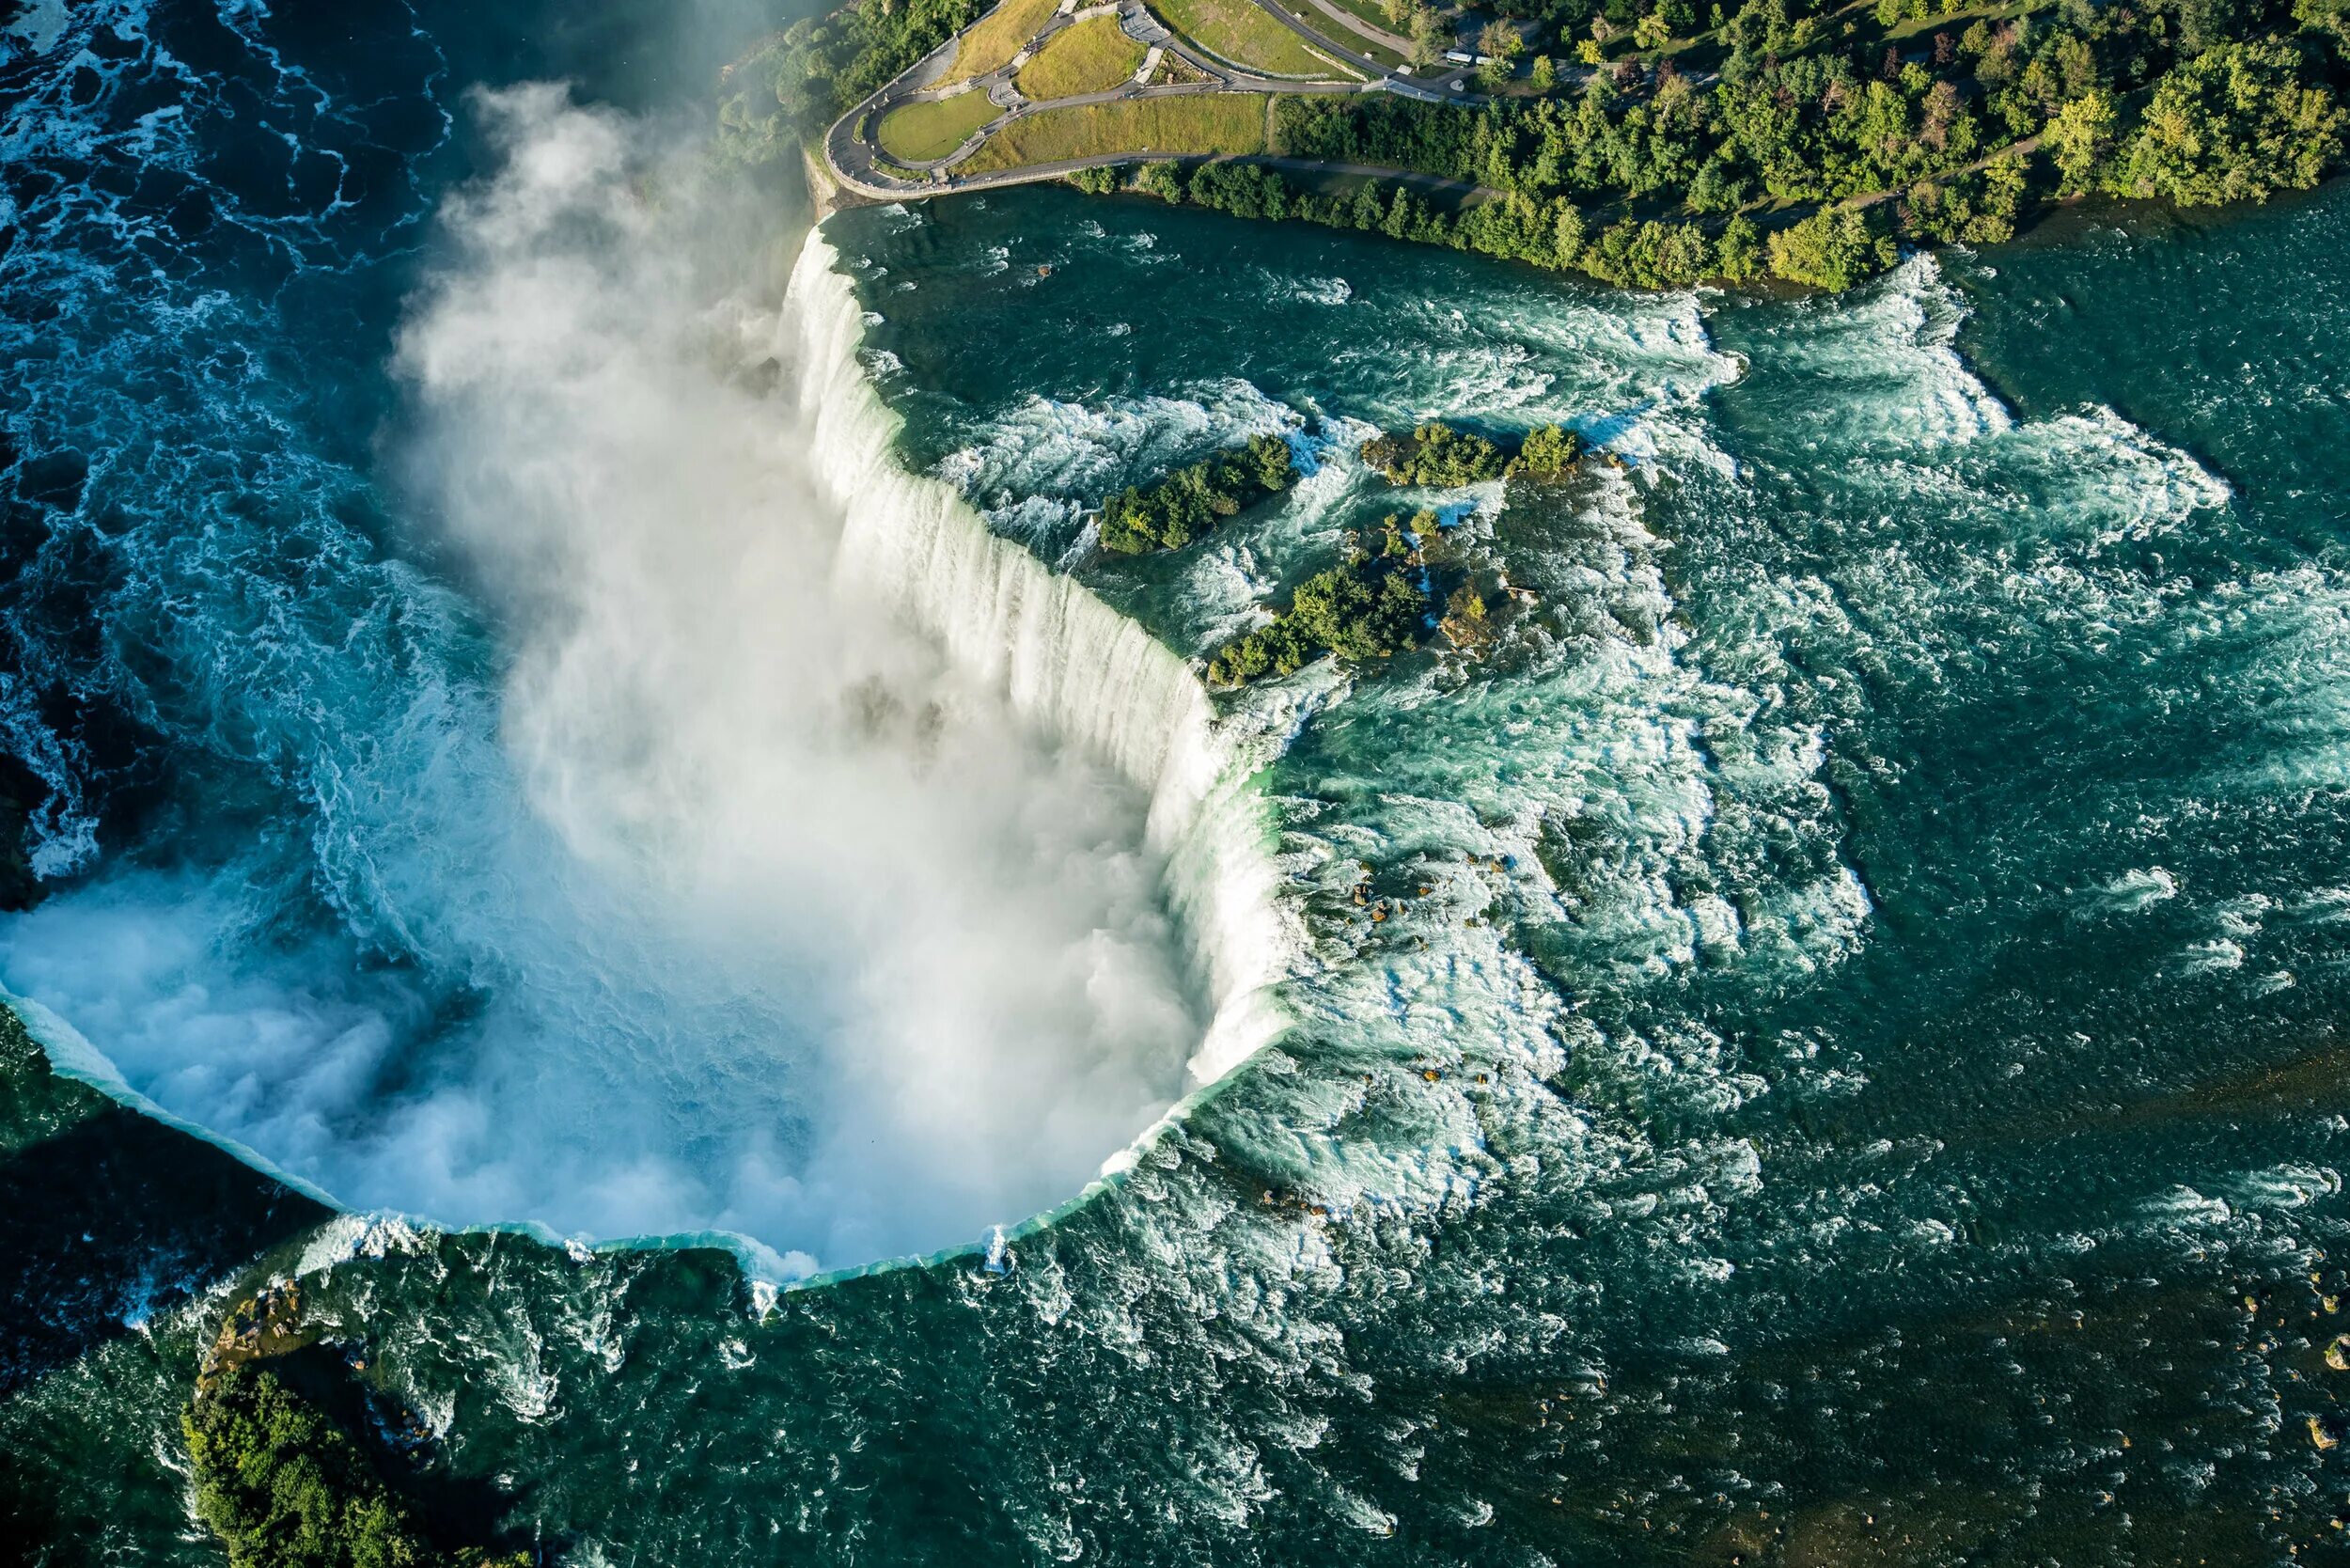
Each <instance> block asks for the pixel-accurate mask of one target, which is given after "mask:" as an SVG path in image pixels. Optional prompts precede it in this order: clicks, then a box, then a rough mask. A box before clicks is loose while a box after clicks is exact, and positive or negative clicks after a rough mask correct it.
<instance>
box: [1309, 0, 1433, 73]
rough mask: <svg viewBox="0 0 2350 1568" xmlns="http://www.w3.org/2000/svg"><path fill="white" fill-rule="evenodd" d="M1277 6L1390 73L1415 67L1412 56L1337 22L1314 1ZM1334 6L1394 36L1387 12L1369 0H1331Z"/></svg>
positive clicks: (1357, 29) (1367, 24) (1359, 30)
mask: <svg viewBox="0 0 2350 1568" xmlns="http://www.w3.org/2000/svg"><path fill="white" fill-rule="evenodd" d="M1276 3H1277V5H1279V6H1280V7H1281V8H1283V9H1284V10H1288V11H1292V12H1293V13H1295V15H1296V17H1297V19H1298V20H1299V21H1300V22H1303V23H1304V24H1306V25H1307V26H1308V27H1311V28H1312V29H1313V30H1314V31H1315V32H1317V33H1320V34H1321V35H1322V36H1323V37H1324V38H1326V39H1329V40H1330V41H1331V42H1333V43H1337V44H1342V45H1344V46H1345V47H1346V48H1348V49H1351V50H1353V51H1354V52H1355V54H1357V55H1369V56H1370V57H1371V58H1372V59H1374V60H1377V61H1378V62H1379V63H1380V64H1381V65H1383V66H1385V67H1387V69H1388V70H1389V71H1396V70H1400V69H1401V68H1402V67H1404V66H1408V65H1409V64H1411V58H1410V56H1409V55H1408V53H1406V52H1403V51H1399V50H1396V49H1393V48H1391V47H1389V46H1388V45H1387V44H1384V43H1381V42H1380V41H1379V40H1378V39H1375V38H1373V37H1371V35H1370V34H1369V33H1366V32H1364V31H1362V30H1361V29H1359V28H1355V27H1349V26H1348V25H1347V24H1345V23H1343V22H1340V21H1338V20H1336V19H1334V18H1333V17H1332V16H1331V15H1330V13H1329V12H1328V11H1325V10H1324V9H1323V8H1321V7H1319V6H1317V5H1314V4H1313V3H1312V0H1276ZM1331 4H1332V5H1333V6H1335V7H1336V8H1338V9H1339V10H1340V11H1341V12H1343V13H1345V14H1346V15H1348V16H1351V17H1355V18H1357V19H1359V20H1360V21H1361V22H1362V23H1363V24H1364V25H1366V26H1369V27H1371V28H1374V29H1376V30H1377V31H1379V32H1383V33H1390V34H1391V33H1393V32H1394V31H1395V29H1394V28H1392V27H1390V26H1388V25H1387V15H1386V12H1385V10H1384V9H1383V8H1380V7H1378V6H1375V5H1371V4H1370V3H1369V0H1331Z"/></svg>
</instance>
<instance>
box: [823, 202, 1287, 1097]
mask: <svg viewBox="0 0 2350 1568" xmlns="http://www.w3.org/2000/svg"><path fill="white" fill-rule="evenodd" d="M788 298H789V301H790V304H791V308H792V310H793V311H794V312H795V314H796V316H797V320H798V322H799V332H800V340H801V345H802V350H803V354H802V358H801V365H802V377H803V382H802V386H803V393H802V401H803V406H804V407H807V408H808V409H810V410H812V411H813V416H814V448H813V449H814V453H815V456H816V460H817V465H818V473H819V475H820V477H821V478H822V479H823V483H824V484H825V485H826V486H827V487H828V489H829V490H830V492H831V494H833V496H834V497H835V498H836V500H837V501H838V503H839V504H840V505H841V506H842V507H843V508H844V509H845V510H847V512H848V515H849V527H848V531H847V533H846V534H845V535H844V537H843V541H842V548H841V554H840V568H839V570H840V572H841V573H842V575H843V578H844V580H845V581H848V582H850V583H852V584H854V585H855V586H856V587H857V588H860V589H862V590H866V591H872V592H877V593H880V594H882V595H884V596H885V597H886V598H887V599H889V600H890V601H892V602H894V603H896V604H900V605H901V606H902V607H903V608H904V609H905V610H907V611H908V612H909V613H911V614H912V615H914V616H915V617H916V618H917V619H918V620H919V621H920V622H921V623H922V624H923V625H924V626H925V627H927V628H928V629H929V630H930V631H931V632H932V634H933V635H937V636H938V637H939V638H940V639H941V640H942V641H943V642H944V643H945V644H946V646H947V647H948V650H949V651H951V652H952V654H953V656H954V657H955V659H956V661H957V663H958V664H959V665H960V666H962V667H963V668H964V669H965V670H968V671H971V672H973V673H974V674H976V675H978V676H979V678H980V679H982V680H984V681H986V682H990V683H991V684H993V685H995V686H996V687H998V688H999V689H1001V690H1003V691H1004V692H1005V693H1006V694H1007V695H1008V697H1009V698H1010V700H1011V704H1012V706H1013V708H1014V709H1015V711H1017V712H1018V713H1021V714H1022V715H1023V716H1025V717H1026V718H1028V719H1030V720H1031V721H1033V722H1036V723H1039V724H1042V725H1043V726H1044V727H1046V729H1048V730H1049V731H1050V732H1052V733H1054V734H1057V735H1060V736H1063V737H1066V738H1068V739H1071V740H1073V741H1075V742H1077V743H1079V744H1082V745H1087V746H1089V747H1090V748H1092V749H1094V750H1096V751H1098V752H1100V753H1101V754H1103V755H1105V756H1107V757H1108V758H1110V759H1112V760H1114V761H1115V762H1116V763H1117V764H1118V766H1119V768H1120V771H1122V772H1123V773H1124V774H1125V776H1127V777H1129V778H1131V779H1133V780H1135V781H1136V783H1137V784H1139V785H1140V786H1141V787H1142V788H1144V789H1145V790H1147V791H1148V792H1149V794H1150V801H1151V806H1150V836H1151V841H1152V843H1153V844H1154V845H1156V846H1157V847H1158V848H1159V849H1160V850H1161V852H1162V853H1164V854H1165V855H1167V857H1168V860H1169V864H1170V868H1171V870H1170V876H1171V877H1172V879H1173V887H1174V893H1175V899H1176V902H1177V905H1178V907H1179V908H1180V909H1181V910H1182V912H1183V916H1184V929H1185V930H1186V932H1187V933H1190V934H1191V936H1192V939H1193V940H1194V941H1195V942H1196V943H1197V944H1199V949H1200V951H1201V956H1202V958H1203V960H1204V962H1205V964H1206V965H1207V968H1208V972H1209V975H1210V976H1211V980H1212V985H1213V994H1214V1006H1215V1021H1214V1026H1213V1027H1212V1029H1211V1032H1210V1035H1209V1038H1208V1040H1207V1042H1206V1043H1203V1044H1202V1046H1201V1047H1200V1049H1199V1052H1198V1053H1197V1054H1196V1055H1195V1056H1194V1058H1193V1060H1192V1072H1193V1074H1194V1076H1195V1077H1196V1078H1197V1079H1198V1080H1199V1081H1200V1082H1202V1083H1209V1082H1213V1081H1214V1080H1215V1079H1217V1078H1219V1077H1221V1076H1222V1075H1223V1074H1225V1073H1227V1072H1229V1071H1230V1070H1231V1068H1232V1067H1234V1066H1236V1065H1237V1064H1238V1063H1239V1062H1240V1061H1242V1060H1244V1059H1246V1058H1247V1056H1248V1055H1249V1054H1250V1053H1251V1052H1253V1051H1255V1050H1256V1049H1257V1048H1258V1047H1259V1046H1260V1045H1261V1044H1263V1043H1264V1042H1265V1041H1266V1040H1267V1039H1268V1038H1270V1036H1271V1035H1272V1034H1273V1033H1274V1032H1275V1031H1276V1030H1277V1027H1278V1017H1279V1014H1278V1011H1277V1009H1276V1008H1275V1007H1274V1006H1273V1003H1272V993H1271V988H1272V987H1273V986H1274V985H1275V984H1276V983H1277V981H1279V980H1281V979H1283V978H1284V975H1285V970H1286V967H1287V959H1286V955H1287V954H1288V953H1290V952H1291V951H1293V948H1294V941H1293V938H1291V937H1290V935H1289V934H1288V931H1287V929H1286V921H1285V919H1284V917H1283V915H1282V914H1281V912H1280V910H1279V908H1278V906H1277V903H1276V902H1275V900H1274V898H1273V896H1272V895H1273V886H1274V881H1275V876H1274V872H1273V870H1272V867H1271V864H1270V862H1269V860H1268V858H1267V856H1266V855H1265V853H1264V843H1265V839H1266V834H1267V831H1268V830H1267V828H1266V826H1265V825H1264V823H1263V822H1262V820H1261V811H1262V807H1261V802H1260V800H1259V798H1258V797H1257V795H1256V794H1255V792H1254V791H1253V789H1252V788H1251V786H1250V785H1249V784H1248V782H1247V780H1248V776H1249V775H1250V774H1251V773H1252V772H1253V771H1254V768H1255V767H1256V766H1257V765H1261V761H1262V759H1263V755H1264V753H1263V750H1262V747H1261V745H1255V746H1252V745H1247V744H1246V743H1243V742H1240V741H1238V740H1237V739H1236V738H1235V737H1234V735H1233V734H1232V733H1231V732H1230V729H1227V728H1223V727H1219V726H1218V724H1217V722H1216V719H1215V714H1214V710H1213V708H1212V707H1211V705H1210V703H1209V701H1208V698H1207V693H1206V692H1205V691H1204V690H1202V689H1201V687H1200V685H1199V679H1198V677H1197V676H1195V675H1194V674H1193V673H1192V671H1191V670H1190V669H1189V668H1188V667H1187V666H1185V665H1184V664H1183V661H1182V660H1180V659H1179V658H1177V657H1176V656H1175V655H1174V654H1173V653H1171V652H1169V651H1167V649H1166V647H1165V646H1163V645H1162V644H1161V643H1159V642H1158V641H1157V639H1155V638H1154V637H1152V635H1150V634H1149V633H1148V632H1146V631H1144V630H1143V629H1142V628H1141V627H1140V626H1138V625H1136V623H1135V622H1134V621H1132V620H1130V619H1127V618H1126V617H1124V616H1122V615H1120V614H1119V613H1118V612H1117V611H1115V610H1113V609H1111V608H1110V607H1109V606H1108V605H1107V604H1104V603H1103V602H1102V601H1101V599H1100V598H1099V597H1097V596H1096V595H1095V594H1093V593H1092V592H1091V591H1090V590H1089V589H1088V588H1084V587H1083V586H1082V585H1080V584H1078V583H1077V582H1076V581H1075V580H1074V579H1073V578H1070V577H1066V576H1061V575H1057V574H1055V573H1054V572H1050V571H1048V570H1047V569H1046V568H1044V567H1043V566H1042V564H1041V563H1040V562H1039V561H1038V560H1037V559H1036V557H1034V556H1032V555H1030V554H1029V553H1028V552H1027V551H1026V550H1024V549H1022V548H1021V547H1020V546H1019V545H1017V544H1014V543H1012V542H1011V541H1007V540H1004V539H1001V538H998V537H997V536H996V535H995V534H994V533H993V532H991V531H990V530H989V528H988V527H987V525H986V523H985V521H984V520H983V519H981V518H980V517H979V515H978V514H977V513H975V512H974V511H973V510H971V508H970V506H969V505H968V503H967V502H965V501H964V497H963V495H962V494H960V493H959V492H958V491H957V490H956V489H955V488H954V487H952V486H950V485H948V484H947V483H945V482H943V481H941V480H938V479H934V478H928V477H925V476H920V475H914V474H908V473H906V472H905V471H904V470H903V469H902V468H901V467H900V465H899V464H898V463H897V461H896V458H895V454H894V450H893V442H894V439H895V436H896V433H897V431H898V429H899V426H900V423H901V421H900V420H899V418H898V416H896V415H895V414H893V413H891V412H890V410H889V409H888V407H887V406H886V405H885V403H883V401H882V400H881V399H880V398H879V397H878V396H877V395H876V394H875V393H874V391H873V389H872V387H871V385H870V383H869V382H868V381H867V380H866V378H865V377H864V376H863V375H862V374H861V373H860V372H859V370H858V368H857V365H856V359H855V351H856V348H857V347H858V345H859V343H860V342H861V341H862V337H863V331H864V319H863V314H862V312H861V310H860V309H859V307H858V306H857V302H856V295H855V291H854V290H853V289H852V288H851V287H850V284H849V281H848V279H847V278H846V277H845V276H843V275H842V274H841V272H840V271H839V267H838V255H837V253H836V252H835V251H834V250H833V248H832V247H831V245H829V244H828V243H825V241H824V239H823V236H822V235H821V234H811V235H810V236H809V237H808V240H807V244H806V246H805V248H804V249H803V250H802V252H801V255H800V259H799V262H798V264H797V266H796V267H795V268H794V269H793V272H792V274H791V288H790V290H789V295H788Z"/></svg>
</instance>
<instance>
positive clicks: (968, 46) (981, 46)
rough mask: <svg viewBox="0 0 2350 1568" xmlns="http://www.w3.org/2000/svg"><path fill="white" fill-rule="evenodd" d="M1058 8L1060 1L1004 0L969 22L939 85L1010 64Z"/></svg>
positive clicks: (968, 78)
mask: <svg viewBox="0 0 2350 1568" xmlns="http://www.w3.org/2000/svg"><path fill="white" fill-rule="evenodd" d="M1058 8H1059V0H1004V3H1003V4H1002V5H1000V6H998V7H996V8H995V9H994V10H992V11H990V12H988V13H987V14H986V15H985V16H983V17H981V18H979V21H977V22H975V23H973V24H971V30H970V31H969V32H967V33H965V34H964V35H963V42H962V43H960V44H958V45H956V47H955V57H954V59H953V60H952V61H951V62H950V63H949V64H948V67H947V71H946V74H945V75H943V76H941V77H940V78H939V79H938V86H942V87H946V86H953V85H954V84H955V83H957V82H967V81H969V80H970V79H971V78H972V77H974V76H984V75H986V74H987V73H988V72H989V71H994V70H995V68H996V67H998V66H1006V65H1010V64H1011V57H1012V56H1013V55H1017V54H1019V53H1020V46H1021V45H1022V44H1024V43H1026V42H1027V41H1028V39H1030V38H1032V37H1034V36H1035V34H1036V30H1037V29H1038V28H1039V27H1042V26H1043V25H1044V24H1046V23H1047V22H1050V21H1051V20H1052V19H1053V12H1054V11H1055V10H1057V9H1058Z"/></svg>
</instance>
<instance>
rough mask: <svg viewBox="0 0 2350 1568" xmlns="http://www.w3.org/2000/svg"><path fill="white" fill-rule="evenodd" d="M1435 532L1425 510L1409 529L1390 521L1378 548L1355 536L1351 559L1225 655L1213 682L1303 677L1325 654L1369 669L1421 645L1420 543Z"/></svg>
mask: <svg viewBox="0 0 2350 1568" xmlns="http://www.w3.org/2000/svg"><path fill="white" fill-rule="evenodd" d="M1435 531H1436V518H1435V514H1434V512H1422V513H1420V514H1419V515H1418V517H1415V518H1414V519H1412V521H1411V523H1410V525H1409V526H1408V528H1407V527H1406V526H1405V525H1403V524H1402V519H1400V518H1396V517H1392V516H1391V517H1389V518H1388V519H1387V522H1386V524H1385V525H1384V526H1383V529H1382V534H1381V539H1380V542H1379V547H1378V548H1377V549H1370V548H1366V547H1365V545H1364V543H1363V541H1362V540H1361V538H1360V536H1354V537H1350V538H1349V540H1348V541H1347V551H1346V557H1347V558H1346V559H1345V561H1343V562H1342V563H1341V564H1340V565H1338V566H1334V567H1331V568H1329V569H1328V570H1327V571H1324V572H1315V573H1314V574H1313V575H1312V576H1310V577H1308V578H1307V579H1306V580H1305V581H1304V582H1302V583H1300V584H1298V585H1297V588H1296V591H1295V592H1293V593H1292V594H1291V595H1290V605H1289V608H1288V609H1286V610H1282V611H1279V612H1277V614H1276V615H1275V616H1274V618H1273V619H1272V620H1271V621H1270V622H1268V623H1267V624H1265V625H1263V626H1260V627H1258V628H1257V629H1256V630H1255V631H1253V632H1244V633H1242V634H1241V635H1239V636H1237V637H1234V638H1233V639H1232V640H1231V641H1230V642H1228V643H1226V644H1225V645H1224V646H1223V647H1222V648H1219V649H1217V650H1216V651H1215V653H1214V655H1213V656H1212V657H1211V658H1210V659H1209V660H1208V679H1209V680H1210V681H1211V682H1214V683H1215V684H1217V685H1220V686H1238V685H1245V684H1246V683H1247V682H1250V681H1254V680H1256V679H1257V678H1258V677H1260V676H1262V675H1293V674H1295V673H1296V672H1297V671H1298V670H1301V669H1303V668H1305V667H1306V666H1308V665H1309V664H1311V663H1313V661H1314V660H1316V659H1318V658H1320V657H1321V656H1322V655H1323V654H1324V653H1335V654H1336V655H1338V656H1339V657H1340V659H1343V660H1345V661H1346V662H1347V663H1348V664H1361V663H1364V662H1365V661H1367V660H1371V659H1384V658H1386V657H1387V655H1389V654H1391V653H1400V652H1402V651H1404V650H1405V649H1407V648H1410V647H1412V646H1414V645H1415V644H1417V643H1418V641H1419V632H1420V622H1421V620H1422V619H1424V618H1425V617H1426V615H1427V611H1428V593H1427V590H1426V588H1423V587H1422V586H1421V580H1420V579H1421V576H1422V572H1421V570H1420V551H1419V541H1420V540H1421V539H1422V538H1434V535H1435Z"/></svg>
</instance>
